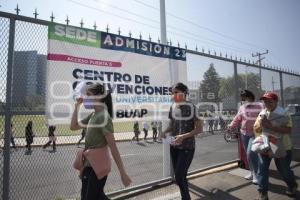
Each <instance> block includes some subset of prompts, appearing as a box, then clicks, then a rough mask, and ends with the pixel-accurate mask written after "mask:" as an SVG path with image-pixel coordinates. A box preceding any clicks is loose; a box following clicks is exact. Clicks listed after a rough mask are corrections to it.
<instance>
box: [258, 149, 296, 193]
mask: <svg viewBox="0 0 300 200" xmlns="http://www.w3.org/2000/svg"><path fill="white" fill-rule="evenodd" d="M271 160H272V158H270V157H269V156H266V155H261V154H259V170H258V177H257V179H258V191H260V192H263V193H265V192H268V189H269V166H270V163H271ZM274 161H275V164H276V167H277V170H278V171H279V173H280V175H281V176H282V178H283V180H284V182H285V183H286V184H287V186H288V187H289V188H293V187H295V186H296V180H295V176H294V173H293V171H292V170H291V168H290V167H289V165H288V163H287V160H286V157H282V158H274Z"/></svg>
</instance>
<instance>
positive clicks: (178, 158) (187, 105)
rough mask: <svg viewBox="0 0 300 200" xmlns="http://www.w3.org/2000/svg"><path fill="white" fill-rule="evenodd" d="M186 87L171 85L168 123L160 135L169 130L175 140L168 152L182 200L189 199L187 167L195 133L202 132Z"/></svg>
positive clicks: (178, 84)
mask: <svg viewBox="0 0 300 200" xmlns="http://www.w3.org/2000/svg"><path fill="white" fill-rule="evenodd" d="M187 95H188V88H187V86H186V85H184V84H183V83H177V84H176V85H175V86H173V87H172V99H173V100H174V103H173V104H172V106H171V108H170V112H169V119H170V123H169V126H168V128H167V129H166V130H164V131H163V132H162V137H163V138H165V137H166V133H168V132H170V134H171V136H173V137H175V140H174V141H173V142H172V143H171V144H170V154H171V161H172V166H173V170H174V173H175V180H176V183H177V185H178V186H179V189H180V193H181V197H182V199H183V200H190V199H191V197H190V194H189V189H188V182H187V179H186V177H187V172H188V168H189V167H190V164H191V162H192V160H193V157H194V152H195V135H197V134H198V133H202V132H203V123H202V120H200V119H199V117H198V113H197V109H196V107H195V105H194V104H192V103H191V102H189V101H187V100H186V97H187Z"/></svg>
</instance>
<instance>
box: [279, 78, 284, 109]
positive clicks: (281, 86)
mask: <svg viewBox="0 0 300 200" xmlns="http://www.w3.org/2000/svg"><path fill="white" fill-rule="evenodd" d="M279 80H280V98H281V106H282V107H284V94H283V90H284V88H283V80H282V72H279Z"/></svg>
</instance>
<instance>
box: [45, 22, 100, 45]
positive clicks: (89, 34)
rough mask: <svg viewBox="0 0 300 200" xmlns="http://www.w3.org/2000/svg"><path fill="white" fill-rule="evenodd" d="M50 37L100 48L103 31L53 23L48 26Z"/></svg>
mask: <svg viewBox="0 0 300 200" xmlns="http://www.w3.org/2000/svg"><path fill="white" fill-rule="evenodd" d="M48 39H52V40H59V41H63V42H69V43H73V44H79V45H84V46H90V47H97V48H100V42H101V32H99V31H94V30H90V29H85V28H78V27H74V26H66V25H62V24H55V23H52V24H50V25H49V27H48Z"/></svg>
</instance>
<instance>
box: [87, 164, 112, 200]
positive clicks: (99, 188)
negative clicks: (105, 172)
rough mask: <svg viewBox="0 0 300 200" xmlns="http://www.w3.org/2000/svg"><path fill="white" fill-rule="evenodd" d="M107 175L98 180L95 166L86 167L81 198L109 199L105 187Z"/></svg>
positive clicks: (90, 199)
mask: <svg viewBox="0 0 300 200" xmlns="http://www.w3.org/2000/svg"><path fill="white" fill-rule="evenodd" d="M106 179H107V176H105V177H103V178H102V179H100V180H98V178H97V176H96V174H95V172H94V170H93V168H91V167H85V168H84V169H83V172H82V188H81V200H92V199H95V200H96V199H102V200H108V199H109V198H108V197H107V196H106V195H105V193H104V191H103V189H104V186H105V183H106Z"/></svg>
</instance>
